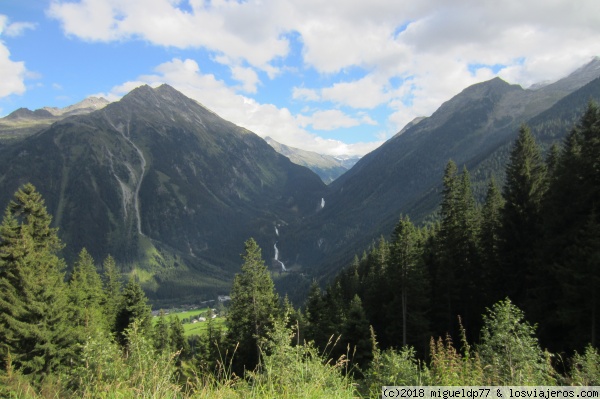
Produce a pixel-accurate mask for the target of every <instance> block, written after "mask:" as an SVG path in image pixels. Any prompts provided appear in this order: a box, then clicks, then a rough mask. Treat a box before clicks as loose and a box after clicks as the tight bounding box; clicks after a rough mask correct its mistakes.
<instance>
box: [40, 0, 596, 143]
mask: <svg viewBox="0 0 600 399" xmlns="http://www.w3.org/2000/svg"><path fill="white" fill-rule="evenodd" d="M49 14H50V15H51V16H53V17H54V18H56V19H57V20H59V21H60V23H61V24H62V27H63V30H64V31H65V32H66V34H68V35H72V36H76V37H79V38H81V39H83V40H90V41H115V40H129V39H140V40H144V41H147V42H149V43H151V44H154V45H159V46H166V47H177V48H185V49H189V48H203V49H206V50H208V51H209V52H212V54H213V60H215V61H217V62H220V63H222V64H225V65H227V66H228V67H229V71H230V74H231V75H230V77H231V78H232V79H234V80H236V81H238V82H240V86H239V89H240V90H241V91H243V92H244V93H245V94H246V95H248V96H246V97H244V96H240V95H237V94H235V93H232V92H231V89H230V88H228V87H221V88H220V89H219V90H225V91H226V92H227V93H229V95H228V96H226V98H228V99H230V100H232V102H231V103H230V104H229V106H225V104H223V103H222V102H221V101H220V100H216V102H219V103H221V104H215V105H216V106H217V108H218V109H221V110H222V112H220V113H221V114H223V115H226V114H227V113H229V114H236V115H237V114H240V115H238V116H239V117H238V118H237V119H235V120H237V121H241V122H240V123H247V124H249V125H252V126H255V128H256V130H258V131H262V132H264V131H266V130H269V131H271V130H277V131H279V130H280V129H282V130H281V131H286V132H288V133H287V134H288V135H289V137H293V136H294V135H298V136H302V135H303V134H306V132H304V130H303V129H301V128H299V127H298V126H299V122H301V123H308V122H306V119H303V117H301V118H300V119H298V117H297V116H294V115H292V114H291V113H290V111H289V110H288V109H287V108H285V107H284V106H279V107H275V106H272V105H271V106H270V105H266V104H259V103H257V102H256V101H255V100H253V99H252V98H251V97H249V95H251V94H255V93H257V92H259V90H260V87H261V82H260V78H259V74H258V73H257V72H261V71H262V72H266V74H267V76H269V77H270V78H273V77H274V76H277V75H278V74H279V73H281V71H282V70H284V69H286V68H287V67H293V68H299V69H300V74H301V73H302V71H307V70H310V71H315V72H316V73H317V74H318V75H319V76H321V77H323V79H322V80H316V82H318V84H322V85H323V86H322V87H316V86H314V85H312V82H311V83H308V84H307V85H306V86H305V85H304V84H303V83H302V82H301V83H300V84H297V87H295V88H293V89H290V90H291V92H290V96H291V98H293V99H294V100H295V101H296V102H307V103H309V102H310V103H313V104H311V106H313V105H314V103H316V102H324V103H325V102H328V103H333V104H335V105H336V106H344V107H351V108H355V109H360V110H373V109H374V108H378V107H379V108H380V107H381V106H382V105H385V106H386V107H387V109H388V113H387V121H386V122H387V123H388V124H389V125H391V126H393V129H396V131H397V130H400V129H401V128H402V127H403V126H404V125H405V124H406V123H408V122H410V121H411V120H412V119H413V118H414V117H416V116H421V115H429V114H431V113H432V112H433V111H435V109H437V108H438V107H439V106H440V105H441V104H442V103H443V102H444V101H446V100H448V99H449V98H451V97H452V96H453V95H456V94H457V93H458V92H460V91H461V90H462V89H464V88H465V87H466V86H468V85H470V84H473V83H477V82H480V81H482V80H486V79H489V78H492V77H494V76H500V77H502V78H503V79H505V80H507V81H509V82H510V83H517V84H521V85H523V86H524V87H527V86H529V85H531V84H532V83H535V82H538V81H546V80H550V81H552V80H556V79H558V78H560V77H562V76H565V75H566V74H567V73H569V72H571V71H572V70H574V69H575V68H577V67H579V66H581V65H582V64H584V63H585V62H587V61H589V60H590V59H591V57H592V56H596V55H600V2H598V1H597V0H579V1H572V0H555V1H547V0H530V1H522V0H505V1H502V2H501V3H498V2H482V1H479V2H477V1H475V2H474V1H472V0H457V1H452V2H448V1H446V0H423V1H389V0H369V1H366V0H329V1H327V2H323V1H320V0H248V1H243V2H240V1H234V0H216V1H214V0H213V1H207V0H187V1H186V0H76V1H73V0H68V1H67V0H54V1H53V2H52V3H51V6H50V9H49ZM292 36H293V37H297V41H298V43H299V46H300V50H298V51H299V52H300V54H298V55H297V57H299V58H300V65H297V64H294V65H288V64H286V62H287V61H288V60H289V59H292V58H295V57H289V56H290V52H291V51H292V43H291V39H290V38H291V37H292ZM356 71H360V73H359V74H356V73H354V72H356ZM194 74H195V75H194V76H195V77H196V79H200V78H204V79H208V76H206V75H203V74H202V73H201V72H198V71H196V72H194ZM165 76H166V75H165ZM173 79H175V78H174V77H173ZM212 79H213V80H215V82H217V83H218V85H221V86H223V84H222V81H221V80H218V79H216V78H215V77H214V76H213V77H212ZM179 83H180V85H181V86H185V85H186V83H185V82H179ZM311 85H312V87H311ZM233 107H240V108H239V109H237V110H232V109H231V108H233ZM244 112H247V113H248V114H247V115H244V116H242V115H241V113H244ZM267 115H270V116H269V117H267ZM324 115H326V114H324ZM317 116H318V115H317ZM338 116H339V117H340V121H339V122H338V125H339V126H343V125H344V124H348V123H350V121H349V120H348V119H347V115H346V118H345V117H344V116H343V115H338ZM310 117H311V118H313V120H312V122H314V124H312V126H313V127H314V126H315V125H316V126H320V127H327V126H334V124H329V125H328V124H327V123H326V122H324V121H325V118H323V119H322V120H323V122H319V121H318V120H317V119H316V116H315V115H312V116H310ZM350 119H352V118H350ZM329 120H330V119H329ZM267 122H273V123H274V125H266V123H267ZM269 134H271V135H273V136H274V134H273V133H269ZM274 137H275V136H274ZM276 139H277V138H276ZM297 141H298V142H301V141H302V140H297ZM286 144H290V145H291V143H286Z"/></svg>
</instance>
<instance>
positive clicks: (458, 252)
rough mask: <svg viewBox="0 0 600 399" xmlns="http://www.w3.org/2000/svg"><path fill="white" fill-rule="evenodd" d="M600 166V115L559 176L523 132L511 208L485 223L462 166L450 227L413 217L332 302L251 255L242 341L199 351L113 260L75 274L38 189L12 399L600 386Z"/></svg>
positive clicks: (12, 281)
mask: <svg viewBox="0 0 600 399" xmlns="http://www.w3.org/2000/svg"><path fill="white" fill-rule="evenodd" d="M599 160H600V111H599V110H598V109H597V108H596V107H595V106H594V105H593V104H591V105H590V106H589V108H588V110H587V112H586V113H585V114H584V116H583V118H582V120H581V122H580V124H579V125H578V126H577V127H576V128H575V129H574V130H573V132H572V134H571V135H569V136H568V138H567V141H566V143H565V145H564V148H563V150H562V151H561V152H559V151H558V150H555V151H553V152H552V153H551V154H550V156H549V157H548V160H547V161H546V162H544V161H543V160H542V159H541V156H540V154H539V151H538V150H537V147H536V145H535V142H534V141H533V138H532V136H531V135H530V133H529V132H528V130H527V128H526V127H523V128H522V129H521V132H520V134H519V138H518V139H517V142H516V143H515V146H514V148H513V152H512V154H511V160H510V162H509V165H508V167H507V182H506V185H505V187H504V188H503V190H502V193H500V191H499V190H498V189H496V187H495V185H494V184H493V182H492V183H490V190H489V193H488V197H487V198H488V199H487V200H486V203H485V204H484V205H483V206H482V207H481V209H479V208H478V206H477V205H476V204H475V202H474V200H473V196H472V194H471V192H470V186H469V176H468V172H467V171H466V169H464V170H463V173H462V175H458V174H457V167H456V165H454V164H453V163H452V162H449V163H448V167H447V168H446V173H445V176H444V193H443V200H442V204H441V211H440V222H439V223H438V224H437V225H434V226H428V227H424V228H417V227H415V226H414V225H412V223H411V222H410V220H409V219H408V218H406V217H401V218H400V221H399V222H398V224H397V227H396V230H395V231H394V234H393V235H392V238H391V241H390V242H389V243H388V242H387V241H386V240H385V239H382V240H381V241H380V242H379V243H378V244H377V245H375V246H374V247H373V249H372V250H371V251H370V252H369V253H368V254H365V255H364V256H363V257H362V259H358V258H357V259H356V260H355V262H354V263H353V264H352V265H350V267H349V268H347V269H346V270H345V271H343V272H342V273H341V274H340V275H339V276H338V277H337V278H336V279H335V280H334V281H333V282H332V283H331V284H330V285H329V286H328V287H327V289H326V290H325V291H322V290H321V288H320V287H319V286H318V285H317V284H314V285H313V289H312V290H311V293H310V295H309V298H308V300H307V303H306V306H305V307H304V309H302V310H300V309H295V308H294V307H293V306H292V305H291V304H290V303H289V301H287V299H286V298H283V299H281V298H280V297H279V295H278V294H277V293H276V291H275V289H274V284H273V280H272V278H271V275H270V273H269V271H268V269H267V267H266V266H265V263H264V260H263V257H262V254H261V250H260V248H259V247H258V245H257V243H256V242H255V241H254V240H253V239H249V240H248V241H246V243H245V247H244V252H243V255H242V267H241V271H240V273H238V274H237V275H236V276H235V279H234V283H233V288H232V292H231V304H230V307H229V309H228V315H227V319H226V321H225V325H224V326H221V325H219V323H218V322H216V319H213V318H212V317H207V320H206V322H205V323H206V324H205V326H206V328H205V331H203V333H202V334H201V335H199V336H191V337H186V333H185V328H184V325H183V324H182V322H181V319H180V318H179V317H173V316H170V317H167V316H166V315H165V314H164V313H162V314H161V315H160V316H159V317H158V318H156V320H155V321H154V322H153V321H152V316H151V312H150V307H149V306H148V304H147V298H146V296H145V294H144V292H143V291H142V289H141V287H140V285H139V283H138V282H137V281H136V280H135V279H131V280H130V281H128V282H127V284H125V285H124V286H123V284H122V282H121V279H120V275H119V273H118V272H117V268H116V265H115V262H114V260H113V259H112V258H111V257H110V256H109V257H107V258H106V259H105V260H104V262H103V264H102V273H101V275H100V274H99V273H98V271H97V266H96V264H95V261H94V259H92V257H91V256H90V255H89V253H88V252H87V251H86V250H85V249H83V250H82V251H81V252H80V254H79V257H78V259H77V261H76V262H75V263H74V264H73V265H72V267H71V271H70V272H69V273H68V274H67V273H66V272H65V270H66V264H65V261H64V260H63V259H62V258H61V257H60V253H61V252H60V251H61V250H62V248H63V244H62V243H61V241H60V240H59V238H58V235H57V231H56V229H54V228H52V227H50V226H51V217H50V215H49V214H48V213H47V211H46V208H45V206H44V202H43V199H42V198H41V196H40V194H39V193H38V192H37V191H36V189H35V188H34V187H33V186H32V185H31V184H26V185H24V186H23V187H22V188H21V189H20V190H19V191H18V192H17V193H16V194H15V196H14V199H13V201H12V202H11V203H10V204H9V206H8V207H7V209H6V212H5V215H4V219H3V221H2V224H1V225H0V365H1V370H2V371H1V372H0V396H2V397H9V398H63V397H78V398H133V397H141V398H209V397H210V398H245V397H255V398H263V397H264V398H267V397H268V398H273V397H281V398H299V397H314V398H317V397H318V398H321V397H323V398H346V397H347V398H353V397H380V395H381V386H383V385H555V384H574V385H600V354H599V352H598V348H597V338H596V335H597V326H598V316H597V309H598V300H599V298H598V296H597V295H598V294H597V291H598V290H597V288H598V287H599V286H600V275H599V272H600V271H599V269H598V266H599V264H598V259H599V257H598V255H599V254H600V248H599V245H600V244H599V243H600V240H598V237H599V236H598V232H599V231H600V230H599V229H598V226H599V225H600V224H599V223H600V220H598V217H599V216H598V215H599V214H600V213H599V212H598V211H599V210H598V209H597V207H598V204H597V198H599V195H598V194H600V167H599V166H598V165H599V164H600V163H599ZM575 194H576V197H573V195H575ZM569 203H570V205H569V206H568V207H567V204H569ZM567 208H568V209H567ZM558 210H560V211H561V212H558ZM523 309H525V311H526V312H527V313H526V312H525V311H524V310H523ZM531 314H532V315H533V317H534V319H535V321H536V322H537V321H539V322H540V324H539V325H540V328H538V326H537V324H532V323H530V322H529V321H528V319H529V318H530V317H531V316H530V315H531ZM526 316H527V318H526ZM538 336H541V337H542V340H541V341H540V340H539V339H538ZM455 342H458V343H455ZM540 342H543V343H544V345H543V346H542V344H541V343H540ZM549 346H552V347H554V348H556V349H554V350H553V351H552V352H550V351H548V350H546V349H544V348H546V347H549Z"/></svg>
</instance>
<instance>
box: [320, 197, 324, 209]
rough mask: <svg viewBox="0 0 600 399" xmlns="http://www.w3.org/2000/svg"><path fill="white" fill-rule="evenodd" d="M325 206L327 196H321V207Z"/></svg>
mask: <svg viewBox="0 0 600 399" xmlns="http://www.w3.org/2000/svg"><path fill="white" fill-rule="evenodd" d="M323 208H325V198H321V209H323Z"/></svg>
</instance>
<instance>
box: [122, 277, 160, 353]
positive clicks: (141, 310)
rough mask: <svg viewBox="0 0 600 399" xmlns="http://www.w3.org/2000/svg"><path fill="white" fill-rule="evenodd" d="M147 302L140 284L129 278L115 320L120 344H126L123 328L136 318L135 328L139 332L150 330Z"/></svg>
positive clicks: (150, 321)
mask: <svg viewBox="0 0 600 399" xmlns="http://www.w3.org/2000/svg"><path fill="white" fill-rule="evenodd" d="M147 302H148V298H146V294H144V291H143V290H142V287H141V286H140V284H139V283H138V282H137V281H135V279H133V278H131V279H129V282H128V283H127V284H126V285H125V288H123V296H122V301H121V305H120V306H119V311H118V312H117V317H116V322H115V327H116V333H117V339H118V340H119V342H120V343H121V344H122V345H125V344H127V338H126V334H125V330H126V329H128V328H129V327H130V326H131V324H132V323H133V322H134V321H136V320H137V321H138V324H137V328H138V329H139V331H140V332H141V333H144V334H149V333H150V332H151V327H152V314H151V312H150V306H149V305H148V304H147Z"/></svg>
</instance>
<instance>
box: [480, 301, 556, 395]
mask: <svg viewBox="0 0 600 399" xmlns="http://www.w3.org/2000/svg"><path fill="white" fill-rule="evenodd" d="M483 319H484V326H483V328H482V331H481V343H480V345H479V346H478V347H477V349H478V351H479V355H480V356H481V361H482V363H483V365H484V370H485V375H486V377H487V378H488V381H487V383H488V385H553V384H554V383H555V382H556V381H555V378H554V370H553V368H552V366H551V365H550V354H549V353H548V352H543V351H542V350H541V349H540V346H539V344H538V340H537V338H536V337H535V326H532V325H530V324H529V323H528V322H527V321H525V317H524V314H523V312H522V311H521V310H520V309H519V308H517V307H516V306H515V305H513V304H512V303H511V301H510V300H509V299H506V300H504V301H500V302H498V303H496V304H495V305H494V306H493V307H492V309H491V310H490V309H488V313H487V314H486V315H484V316H483Z"/></svg>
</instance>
